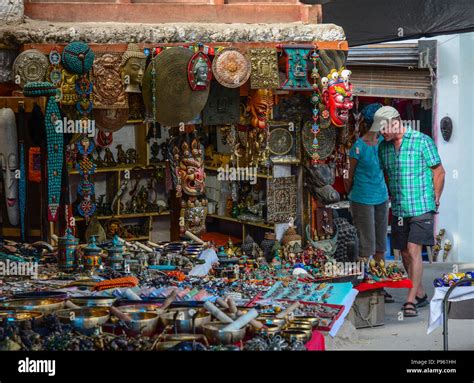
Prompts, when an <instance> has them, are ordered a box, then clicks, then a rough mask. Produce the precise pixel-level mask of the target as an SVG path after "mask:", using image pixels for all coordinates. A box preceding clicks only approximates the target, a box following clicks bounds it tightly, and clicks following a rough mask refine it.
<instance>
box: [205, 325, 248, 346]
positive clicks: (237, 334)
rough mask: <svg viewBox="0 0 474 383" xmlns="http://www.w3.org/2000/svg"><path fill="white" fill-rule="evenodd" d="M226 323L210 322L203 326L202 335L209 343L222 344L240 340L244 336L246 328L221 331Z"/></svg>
mask: <svg viewBox="0 0 474 383" xmlns="http://www.w3.org/2000/svg"><path fill="white" fill-rule="evenodd" d="M228 325H229V324H228V323H222V322H212V323H208V324H205V325H204V326H203V331H204V335H205V336H206V338H207V340H208V341H209V343H210V344H213V345H222V344H232V343H236V342H240V341H241V340H242V339H244V337H245V333H246V328H245V327H244V328H241V329H240V330H235V331H222V329H223V328H224V327H226V326H228Z"/></svg>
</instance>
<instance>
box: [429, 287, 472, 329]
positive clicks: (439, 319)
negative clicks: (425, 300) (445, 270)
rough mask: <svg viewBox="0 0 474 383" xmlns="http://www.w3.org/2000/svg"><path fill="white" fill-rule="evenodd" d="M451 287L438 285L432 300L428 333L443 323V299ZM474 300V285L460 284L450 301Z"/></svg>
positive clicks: (453, 291)
mask: <svg viewBox="0 0 474 383" xmlns="http://www.w3.org/2000/svg"><path fill="white" fill-rule="evenodd" d="M448 290H449V287H436V288H435V292H434V295H433V298H432V299H431V302H430V319H429V321H428V330H427V334H431V333H432V332H433V331H434V330H435V329H436V328H437V327H439V326H441V325H442V324H443V299H444V297H445V295H446V293H447V292H448ZM468 300H473V302H474V286H458V287H456V288H455V289H454V290H452V292H451V295H450V296H449V299H448V302H462V301H468Z"/></svg>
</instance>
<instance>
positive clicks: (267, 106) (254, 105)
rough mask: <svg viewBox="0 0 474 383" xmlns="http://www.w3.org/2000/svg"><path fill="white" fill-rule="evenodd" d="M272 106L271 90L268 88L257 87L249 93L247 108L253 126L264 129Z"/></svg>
mask: <svg viewBox="0 0 474 383" xmlns="http://www.w3.org/2000/svg"><path fill="white" fill-rule="evenodd" d="M272 106H273V92H272V91H271V90H270V89H258V90H255V91H252V92H251V93H250V98H249V103H248V109H249V111H250V115H251V116H252V118H251V124H252V126H253V127H254V128H260V129H265V128H266V127H267V124H268V120H269V119H270V115H271V111H272Z"/></svg>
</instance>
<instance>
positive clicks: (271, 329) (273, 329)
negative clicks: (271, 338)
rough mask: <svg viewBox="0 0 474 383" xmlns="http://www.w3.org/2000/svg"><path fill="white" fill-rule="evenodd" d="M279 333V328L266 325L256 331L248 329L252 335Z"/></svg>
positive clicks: (252, 328)
mask: <svg viewBox="0 0 474 383" xmlns="http://www.w3.org/2000/svg"><path fill="white" fill-rule="evenodd" d="M280 331H281V326H278V325H275V324H267V325H265V327H262V328H259V329H256V328H254V327H251V328H250V332H251V333H252V334H254V335H275V334H276V333H277V332H280Z"/></svg>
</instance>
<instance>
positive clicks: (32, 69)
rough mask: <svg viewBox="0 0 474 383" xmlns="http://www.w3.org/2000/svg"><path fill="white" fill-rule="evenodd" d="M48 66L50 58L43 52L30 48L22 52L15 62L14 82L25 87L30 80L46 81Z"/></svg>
mask: <svg viewBox="0 0 474 383" xmlns="http://www.w3.org/2000/svg"><path fill="white" fill-rule="evenodd" d="M48 67H49V62H48V58H47V57H46V56H45V55H44V54H43V53H41V52H40V51H38V50H36V49H28V50H26V51H24V52H22V53H20V54H19V55H18V57H17V58H16V60H15V62H14V63H13V74H14V76H15V78H14V82H15V83H16V84H17V85H19V86H20V87H22V88H23V86H24V85H25V84H26V83H28V82H36V81H44V79H45V77H46V73H47V71H48ZM17 76H18V77H17ZM18 81H19V82H18Z"/></svg>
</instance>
